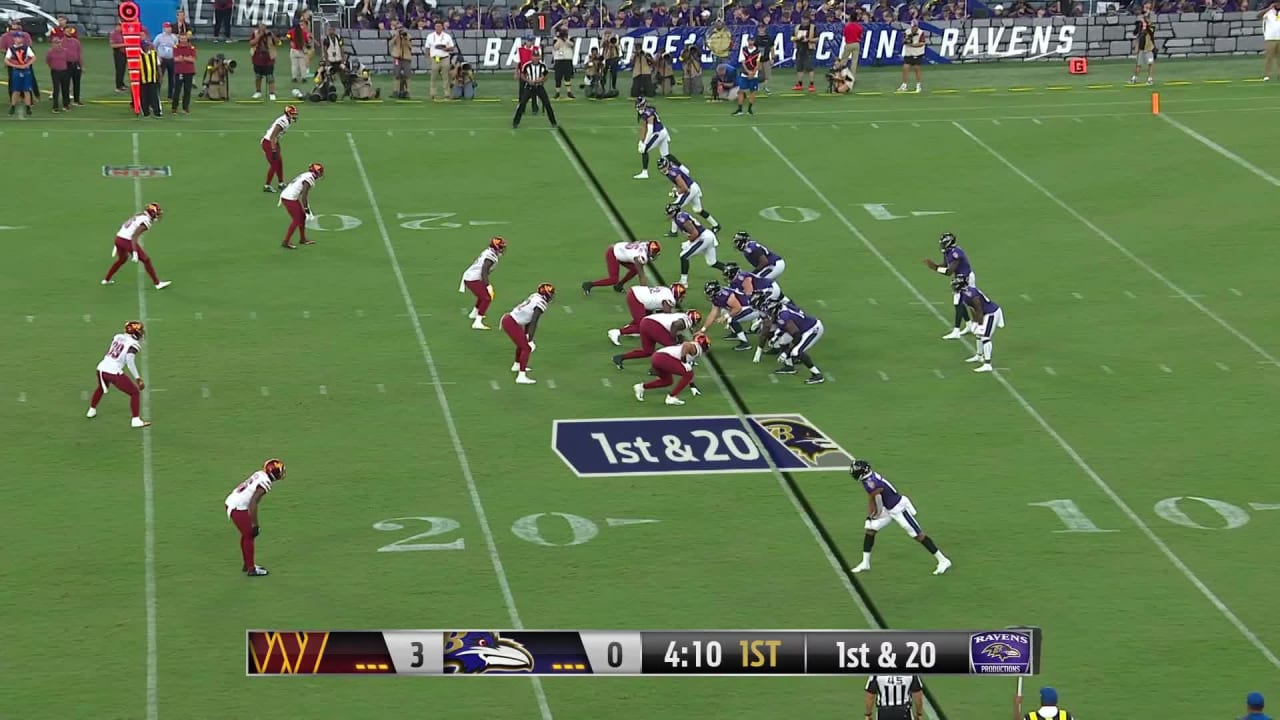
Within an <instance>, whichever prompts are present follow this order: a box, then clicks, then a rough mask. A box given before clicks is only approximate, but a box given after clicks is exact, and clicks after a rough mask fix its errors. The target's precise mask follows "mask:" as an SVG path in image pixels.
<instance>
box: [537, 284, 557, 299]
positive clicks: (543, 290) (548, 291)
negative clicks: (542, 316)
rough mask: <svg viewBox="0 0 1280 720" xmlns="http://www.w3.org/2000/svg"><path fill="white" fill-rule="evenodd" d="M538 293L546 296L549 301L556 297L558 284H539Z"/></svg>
mask: <svg viewBox="0 0 1280 720" xmlns="http://www.w3.org/2000/svg"><path fill="white" fill-rule="evenodd" d="M538 294H539V295H541V296H542V297H543V298H545V299H546V301H547V302H551V301H552V300H555V299H556V286H555V285H552V284H551V283H542V284H541V285H539V286H538Z"/></svg>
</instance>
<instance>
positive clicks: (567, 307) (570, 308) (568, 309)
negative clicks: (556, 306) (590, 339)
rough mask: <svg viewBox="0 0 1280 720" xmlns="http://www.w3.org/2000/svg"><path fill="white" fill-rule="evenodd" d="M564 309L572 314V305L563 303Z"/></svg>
mask: <svg viewBox="0 0 1280 720" xmlns="http://www.w3.org/2000/svg"><path fill="white" fill-rule="evenodd" d="M564 311H565V312H567V313H569V314H570V315H572V314H573V306H572V305H565V306H564Z"/></svg>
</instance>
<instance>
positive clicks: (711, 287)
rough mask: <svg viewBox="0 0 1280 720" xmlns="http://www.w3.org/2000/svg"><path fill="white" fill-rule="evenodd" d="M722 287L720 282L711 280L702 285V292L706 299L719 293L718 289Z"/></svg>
mask: <svg viewBox="0 0 1280 720" xmlns="http://www.w3.org/2000/svg"><path fill="white" fill-rule="evenodd" d="M723 289H724V288H722V287H720V283H718V282H716V281H715V280H712V281H711V282H709V283H707V284H706V285H703V286H702V293H703V294H704V295H706V296H707V299H708V300H710V299H711V298H713V297H715V296H716V295H719V294H720V291H721V290H723Z"/></svg>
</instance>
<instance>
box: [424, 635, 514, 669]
mask: <svg viewBox="0 0 1280 720" xmlns="http://www.w3.org/2000/svg"><path fill="white" fill-rule="evenodd" d="M531 670H533V655H532V654H530V652H529V651H528V650H526V649H525V647H524V645H521V644H520V643H518V642H516V641H515V640H508V639H506V638H503V637H500V636H499V635H498V633H496V632H455V633H449V634H447V635H445V638H444V671H445V672H446V673H459V674H464V675H478V674H481V673H487V672H529V671H531Z"/></svg>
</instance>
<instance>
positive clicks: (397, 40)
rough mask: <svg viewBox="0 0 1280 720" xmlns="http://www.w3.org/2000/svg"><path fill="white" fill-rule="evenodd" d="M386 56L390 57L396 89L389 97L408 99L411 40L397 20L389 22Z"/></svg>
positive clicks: (411, 55) (411, 58)
mask: <svg viewBox="0 0 1280 720" xmlns="http://www.w3.org/2000/svg"><path fill="white" fill-rule="evenodd" d="M387 54H388V55H390V56H391V62H392V70H391V76H392V77H393V78H395V81H396V89H395V90H393V91H392V92H391V97H393V98H397V99H399V100H408V99H409V79H410V78H412V77H413V40H412V39H410V37H409V31H408V30H406V29H405V28H404V26H402V25H401V24H400V21H399V20H395V19H393V20H392V21H391V37H389V38H387Z"/></svg>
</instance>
